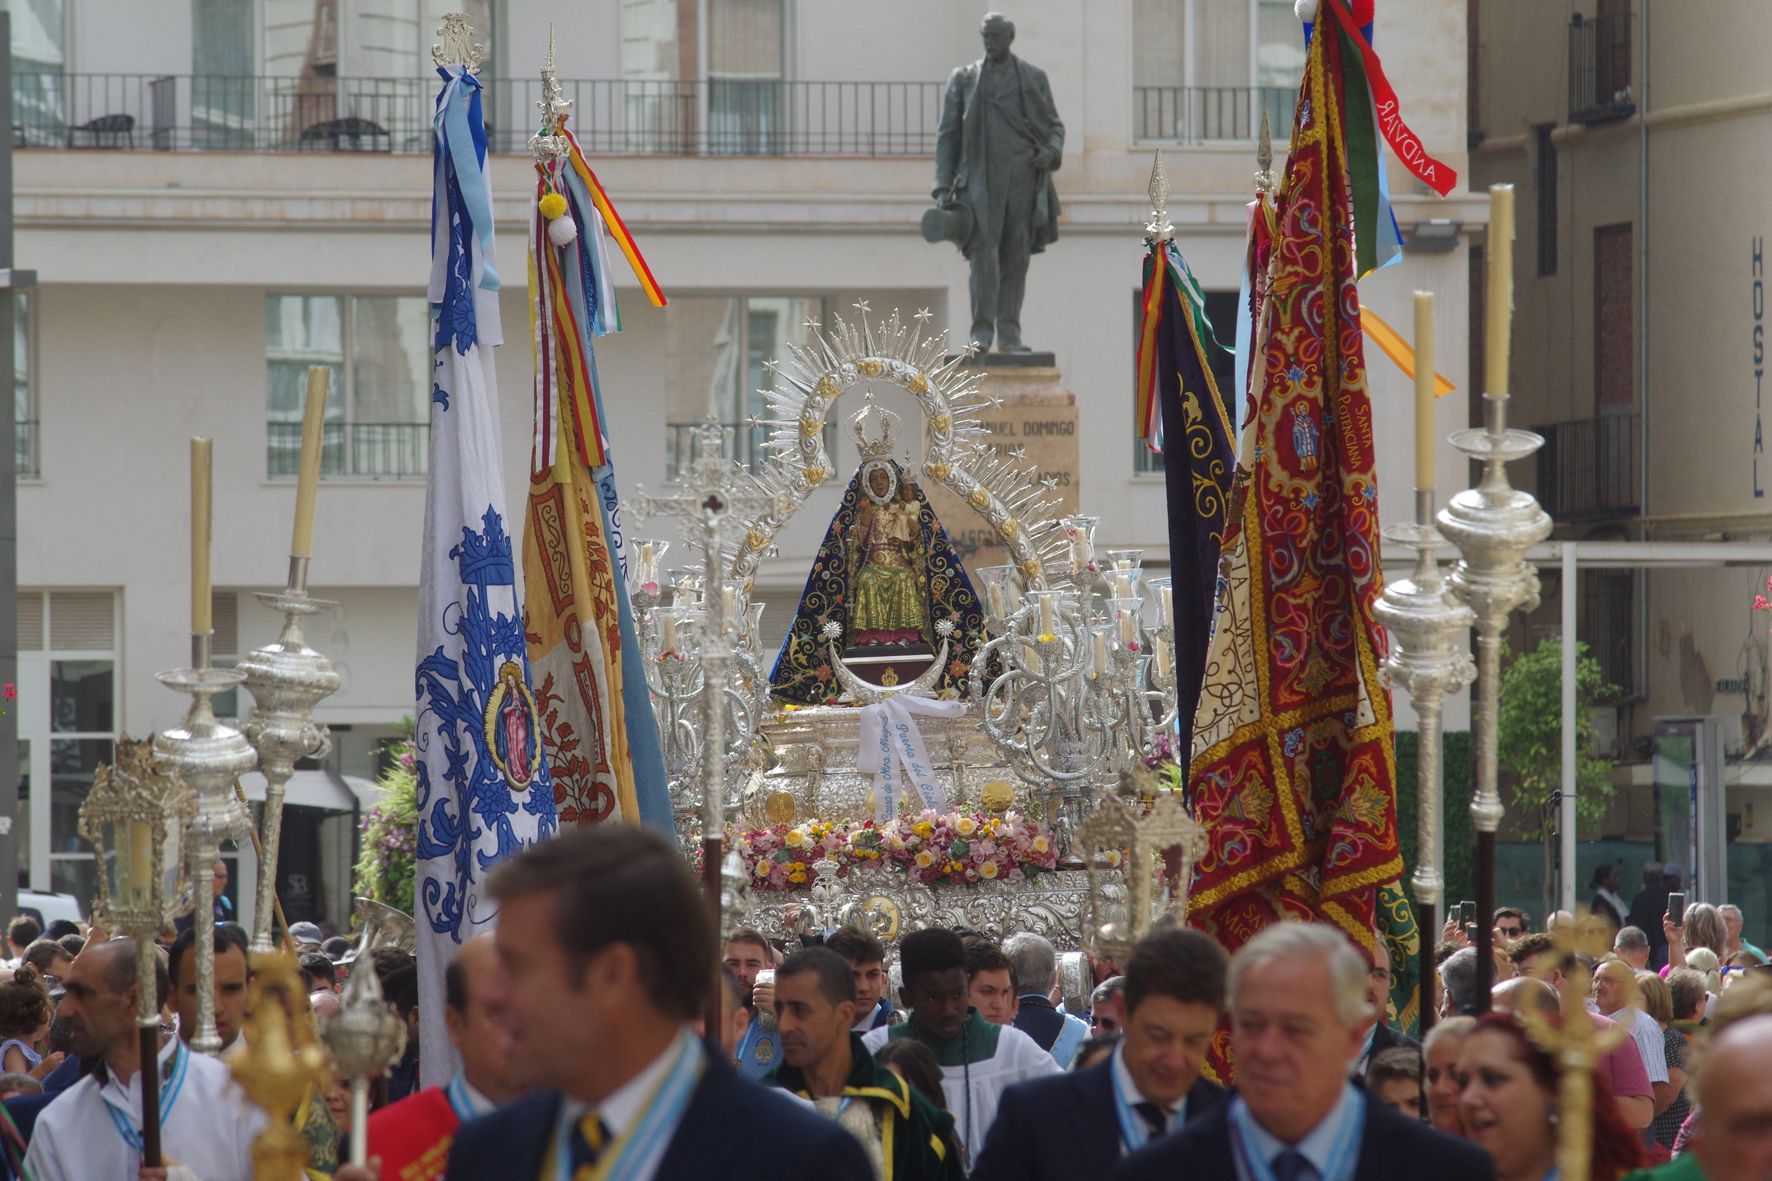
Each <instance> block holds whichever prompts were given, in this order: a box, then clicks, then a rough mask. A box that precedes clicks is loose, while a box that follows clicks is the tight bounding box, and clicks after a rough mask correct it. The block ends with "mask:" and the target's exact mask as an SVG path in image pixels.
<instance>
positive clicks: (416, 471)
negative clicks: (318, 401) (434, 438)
mask: <svg viewBox="0 0 1772 1181" xmlns="http://www.w3.org/2000/svg"><path fill="white" fill-rule="evenodd" d="M301 426H302V424H301V423H300V422H268V423H266V424H265V472H266V474H267V475H270V476H273V477H276V476H294V475H295V474H296V473H297V471H298V469H299V468H300V466H301ZM430 445H431V424H430V423H428V422H329V423H327V424H326V425H325V427H324V428H322V430H321V435H320V474H321V475H322V476H338V477H356V478H358V479H367V480H412V479H418V478H420V477H422V476H423V475H424V474H425V472H426V470H427V468H428V460H429V456H430Z"/></svg>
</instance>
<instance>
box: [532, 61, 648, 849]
mask: <svg viewBox="0 0 1772 1181" xmlns="http://www.w3.org/2000/svg"><path fill="white" fill-rule="evenodd" d="M542 94H543V98H542V102H543V104H545V106H544V110H543V113H542V120H541V129H540V131H539V132H538V133H537V134H536V135H535V137H534V138H533V139H531V140H530V147H531V150H532V151H533V153H534V155H535V171H536V185H535V198H536V202H535V206H534V208H533V209H532V211H531V217H530V239H529V294H530V301H529V314H530V342H531V348H532V350H533V352H534V357H535V433H534V438H533V441H532V446H531V451H530V456H531V458H530V473H529V498H528V512H527V516H526V519H525V524H524V531H523V574H524V580H525V583H526V589H527V591H528V594H527V597H526V599H525V602H524V607H525V617H526V620H527V625H528V638H529V657H530V660H531V661H533V662H534V668H535V677H536V680H537V682H538V684H539V686H540V688H539V689H538V690H537V693H536V698H537V703H538V705H539V708H540V711H541V728H542V733H543V736H544V738H545V739H546V745H547V751H548V759H549V769H550V771H551V773H552V776H553V782H554V801H555V806H556V807H557V808H558V810H559V814H560V821H561V823H563V824H595V823H599V822H601V821H604V820H610V819H620V820H625V821H628V822H629V823H633V824H646V825H648V826H650V827H653V828H655V829H657V830H658V831H660V832H662V833H665V834H667V835H671V836H672V837H673V838H674V836H675V833H674V831H673V828H672V820H671V802H670V794H669V791H668V788H667V776H666V774H665V765H664V746H663V743H662V742H661V741H660V740H659V733H658V722H657V719H656V718H655V716H654V715H653V712H652V703H651V700H650V698H649V696H648V694H647V690H646V676H645V669H644V667H643V665H642V658H641V655H640V644H639V630H638V628H637V627H636V625H635V620H634V613H633V607H632V604H631V602H630V600H629V598H628V584H627V578H626V576H625V573H626V572H625V565H626V560H625V555H624V554H623V552H622V535H621V499H620V496H619V494H618V493H617V491H616V484H615V468H614V465H613V462H612V459H611V455H610V449H609V440H608V437H607V433H606V432H605V430H604V426H603V395H602V390H601V389H600V388H599V387H598V383H597V359H596V352H595V347H594V341H595V338H596V337H598V336H601V335H603V334H604V333H607V332H613V331H616V330H618V329H619V327H620V322H621V317H620V315H619V313H618V312H617V310H616V303H615V284H614V281H613V279H612V277H611V274H610V267H609V254H608V249H607V246H608V237H609V236H610V235H607V234H606V233H605V219H606V214H605V213H604V210H607V211H608V213H607V216H608V217H613V216H614V207H613V206H612V205H610V204H609V203H608V198H607V197H606V196H600V194H601V190H600V189H598V190H595V191H594V192H593V190H592V189H591V188H590V187H589V186H591V185H594V184H595V178H594V177H591V176H590V170H589V168H588V167H582V164H583V157H582V155H581V154H580V153H579V151H578V146H577V144H576V143H574V142H573V139H572V134H571V132H570V131H568V130H567V128H566V116H567V112H568V110H569V109H570V107H571V106H572V104H571V102H570V101H569V100H568V99H566V97H565V96H564V94H563V92H562V90H561V87H560V83H559V80H558V78H557V77H556V76H555V72H554V53H553V46H552V43H551V41H550V44H549V48H548V58H547V62H546V64H544V65H543V67H542ZM575 161H576V162H577V165H578V166H575V164H574V162H575ZM615 224H616V225H619V219H618V221H617V222H616V223H615ZM626 233H627V231H626V229H625V228H621V229H620V230H619V233H618V234H616V235H615V236H616V237H618V239H621V240H625V241H627V246H628V248H630V249H631V254H630V258H631V259H638V258H639V252H638V249H637V248H634V247H633V246H632V241H631V239H627V238H626ZM644 265H645V264H644V262H643V261H641V262H638V263H636V268H637V273H639V272H640V271H643V270H644ZM644 279H645V281H646V282H647V283H648V284H650V286H648V288H647V290H648V293H649V294H650V295H652V296H653V297H654V302H655V303H662V302H663V300H664V294H663V292H660V291H658V290H657V285H656V284H654V283H651V273H650V272H649V271H648V272H645V274H644Z"/></svg>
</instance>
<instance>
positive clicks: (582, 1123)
mask: <svg viewBox="0 0 1772 1181" xmlns="http://www.w3.org/2000/svg"><path fill="white" fill-rule="evenodd" d="M608 1146H609V1129H608V1128H607V1127H605V1126H604V1124H603V1121H602V1119H601V1118H599V1117H598V1115H597V1113H596V1112H594V1111H588V1112H586V1113H585V1114H584V1116H583V1117H581V1118H580V1119H579V1121H578V1122H577V1123H576V1124H573V1125H572V1137H571V1142H570V1143H569V1144H568V1146H567V1148H568V1159H567V1172H568V1173H569V1174H570V1175H571V1177H572V1181H591V1179H592V1178H593V1177H595V1176H596V1173H597V1161H598V1160H599V1159H601V1158H602V1156H603V1150H604V1149H605V1148H607V1147H608Z"/></svg>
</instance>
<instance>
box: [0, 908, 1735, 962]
mask: <svg viewBox="0 0 1772 1181" xmlns="http://www.w3.org/2000/svg"><path fill="white" fill-rule="evenodd" d="M1717 913H1718V914H1719V915H1721V916H1722V918H1723V930H1724V931H1726V932H1727V933H1728V936H1729V938H1728V940H1727V942H1726V943H1725V944H1724V949H1723V960H1724V962H1725V963H1726V962H1728V960H1729V958H1730V957H1731V956H1735V955H1738V954H1740V953H1741V952H1744V951H1746V952H1751V953H1753V954H1754V955H1755V956H1757V957H1759V961H1760V962H1761V963H1762V964H1763V963H1765V962H1766V953H1765V952H1764V951H1762V950H1761V949H1760V948H1758V947H1755V946H1754V945H1753V944H1751V943H1749V942H1748V941H1747V940H1746V939H1743V938H1742V937H1741V928H1742V927H1743V926H1744V925H1745V921H1744V920H1743V919H1742V917H1741V908H1740V907H1739V906H1737V905H1735V904H1734V903H1733V902H1725V903H1723V904H1722V905H1721V906H1719V907H1717ZM26 958H29V953H28V952H27V953H26Z"/></svg>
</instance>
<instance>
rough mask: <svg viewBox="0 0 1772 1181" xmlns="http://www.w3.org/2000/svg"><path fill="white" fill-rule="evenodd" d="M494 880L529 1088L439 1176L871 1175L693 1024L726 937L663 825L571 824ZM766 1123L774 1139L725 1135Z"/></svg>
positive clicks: (507, 997) (506, 998)
mask: <svg viewBox="0 0 1772 1181" xmlns="http://www.w3.org/2000/svg"><path fill="white" fill-rule="evenodd" d="M486 888H487V890H488V892H489V893H490V894H491V895H492V897H493V898H494V899H496V900H497V901H498V903H499V915H498V929H497V932H496V933H495V935H494V942H495V945H496V949H497V952H498V970H497V971H494V972H493V973H491V978H490V979H489V980H488V981H487V989H488V1004H489V1005H491V1006H492V1008H493V1009H494V1010H495V1011H498V1012H502V1013H504V1014H505V1017H506V1021H507V1022H508V1023H509V1025H510V1030H511V1037H512V1047H511V1049H512V1060H513V1061H514V1062H515V1063H516V1064H517V1072H518V1073H519V1074H520V1075H521V1076H522V1077H521V1078H520V1080H519V1082H520V1085H523V1086H526V1087H528V1088H529V1091H530V1093H529V1094H528V1096H526V1097H525V1098H523V1099H519V1100H517V1101H516V1102H515V1103H513V1104H511V1105H510V1106H508V1107H504V1108H501V1109H499V1110H498V1111H495V1112H493V1113H492V1114H490V1115H487V1116H483V1117H482V1118H480V1119H477V1120H474V1121H472V1122H471V1123H468V1124H466V1125H464V1126H463V1127H462V1129H461V1131H460V1132H459V1133H457V1135H456V1139H455V1144H454V1146H453V1147H452V1148H451V1150H450V1153H449V1169H448V1172H447V1174H446V1177H447V1178H448V1179H449V1181H479V1179H481V1178H486V1177H498V1178H501V1179H508V1181H552V1179H553V1178H554V1177H557V1176H567V1177H576V1176H578V1175H579V1171H580V1170H581V1169H584V1170H590V1169H596V1168H601V1169H604V1170H605V1171H606V1172H607V1174H608V1175H609V1176H613V1177H622V1178H624V1179H627V1181H669V1179H671V1178H678V1177H720V1178H721V1179H722V1181H779V1178H781V1177H783V1176H805V1177H819V1178H827V1177H828V1178H837V1179H839V1181H871V1178H872V1177H873V1173H872V1170H871V1169H870V1167H869V1165H868V1160H867V1156H866V1154H865V1153H864V1152H863V1150H862V1147H861V1143H860V1142H859V1141H858V1140H856V1139H855V1138H854V1137H853V1136H851V1135H850V1134H849V1133H848V1132H846V1131H844V1130H843V1128H842V1127H841V1126H839V1125H838V1124H837V1123H835V1122H833V1121H830V1120H825V1119H821V1118H820V1117H819V1116H818V1115H816V1114H815V1113H813V1112H811V1111H808V1110H807V1109H806V1108H805V1107H804V1106H802V1105H800V1104H798V1103H796V1102H795V1101H794V1100H792V1099H790V1098H788V1097H787V1096H786V1095H783V1094H781V1093H780V1092H771V1091H768V1090H765V1089H764V1088H762V1087H760V1086H758V1085H756V1084H755V1083H750V1082H747V1081H745V1080H744V1079H741V1078H739V1077H738V1076H737V1075H736V1074H735V1073H733V1071H732V1069H731V1068H730V1067H728V1066H727V1065H726V1064H725V1063H723V1062H721V1061H718V1060H717V1058H715V1057H713V1056H710V1055H709V1054H707V1053H706V1051H704V1050H703V1049H702V1044H701V1042H700V1041H699V1040H698V1039H697V1038H696V1036H695V1035H694V1033H693V1032H692V1031H691V1028H690V1023H691V1022H692V1021H694V1020H695V1019H696V1018H697V1017H698V1016H700V1014H701V1012H702V1003H703V1000H704V998H705V996H706V994H707V990H708V989H709V988H711V987H713V984H714V971H715V954H716V952H717V950H718V948H717V947H716V942H715V932H714V929H713V924H712V923H711V922H710V921H709V916H708V913H707V907H706V903H705V901H704V900H703V898H702V895H701V891H700V889H699V888H698V887H697V886H696V884H695V882H694V880H693V879H692V878H691V877H690V876H689V872H688V870H687V868H686V867H685V865H684V864H683V860H682V858H681V857H680V856H679V855H678V854H677V852H676V851H675V850H674V849H673V848H672V847H671V846H669V845H668V844H666V843H665V842H664V840H663V839H661V838H660V837H658V836H657V835H655V834H653V833H650V832H647V831H645V830H642V829H639V828H634V827H631V826H628V825H608V826H605V827H602V828H598V829H577V830H574V831H572V832H568V833H565V834H563V835H561V836H558V837H555V838H554V839H553V840H550V841H545V842H543V843H542V844H540V845H536V846H535V847H533V848H531V849H528V850H525V851H524V852H523V853H522V854H520V855H519V856H516V857H513V858H512V859H510V860H509V861H507V862H505V863H504V864H503V865H502V866H500V867H499V869H498V870H497V871H496V872H495V873H494V874H493V875H492V877H491V878H490V879H488V881H487V884H486ZM759 1130H766V1131H767V1133H768V1135H769V1140H770V1147H769V1151H768V1152H766V1153H743V1152H734V1151H733V1150H732V1146H733V1145H734V1144H737V1143H740V1142H742V1141H743V1140H744V1139H745V1138H747V1137H754V1136H756V1135H757V1134H758V1133H759Z"/></svg>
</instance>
